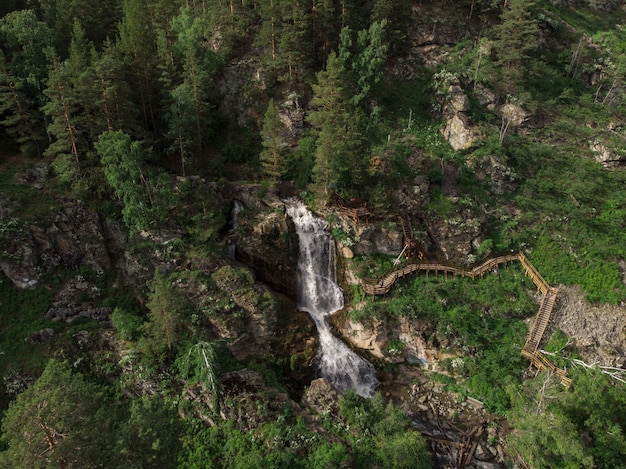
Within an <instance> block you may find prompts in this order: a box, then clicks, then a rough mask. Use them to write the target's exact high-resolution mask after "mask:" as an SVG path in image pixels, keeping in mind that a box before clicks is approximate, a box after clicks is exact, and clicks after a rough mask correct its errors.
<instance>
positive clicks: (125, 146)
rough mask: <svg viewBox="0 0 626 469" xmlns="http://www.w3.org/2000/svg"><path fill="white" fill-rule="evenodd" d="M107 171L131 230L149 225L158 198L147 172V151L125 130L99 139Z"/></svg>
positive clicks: (103, 135)
mask: <svg viewBox="0 0 626 469" xmlns="http://www.w3.org/2000/svg"><path fill="white" fill-rule="evenodd" d="M95 147H96V150H97V151H98V154H99V155H100V158H101V161H102V166H103V169H104V175H105V177H106V180H107V182H108V183H109V185H110V186H111V188H112V189H113V192H114V194H115V196H116V197H117V198H118V199H119V200H120V201H122V203H123V208H122V215H123V217H124V222H125V223H126V226H128V228H129V229H130V230H131V232H137V231H141V230H144V229H147V228H148V226H149V225H150V222H151V218H152V217H151V215H152V208H153V206H154V201H153V200H152V197H151V191H152V187H151V185H150V181H149V180H148V178H147V177H146V176H145V175H144V171H143V168H142V166H143V160H144V151H143V147H142V145H141V142H137V141H133V140H132V139H131V137H130V136H129V135H127V134H125V133H124V132H123V131H121V130H118V131H107V132H104V133H102V135H100V138H99V139H98V141H97V142H96V145H95Z"/></svg>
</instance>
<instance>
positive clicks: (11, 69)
mask: <svg viewBox="0 0 626 469" xmlns="http://www.w3.org/2000/svg"><path fill="white" fill-rule="evenodd" d="M0 39H1V40H2V42H3V49H4V51H6V54H7V55H4V54H3V55H2V60H1V66H2V67H1V70H0V87H1V92H0V108H2V109H3V111H4V119H3V122H2V125H3V126H5V127H6V128H7V130H8V132H9V134H11V135H14V136H15V139H16V141H17V143H19V144H20V145H21V147H22V150H23V151H26V152H29V153H34V154H37V155H40V154H41V153H42V152H43V150H44V147H45V143H46V140H47V136H46V123H45V116H44V114H43V112H42V111H41V107H42V106H43V105H44V103H45V101H44V96H43V94H42V89H43V88H44V83H45V81H46V79H47V75H48V69H47V65H48V62H49V58H50V57H51V56H52V45H53V40H54V34H53V32H52V30H50V28H48V27H47V26H46V24H45V23H43V22H42V21H40V20H39V19H38V18H37V17H36V15H35V13H34V11H33V10H20V11H14V12H11V13H9V14H8V15H6V16H5V17H4V18H2V19H1V20H0Z"/></svg>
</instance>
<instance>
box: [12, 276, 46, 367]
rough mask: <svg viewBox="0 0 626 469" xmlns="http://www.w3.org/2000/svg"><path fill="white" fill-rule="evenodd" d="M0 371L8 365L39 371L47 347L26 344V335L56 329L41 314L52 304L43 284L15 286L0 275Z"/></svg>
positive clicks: (27, 342)
mask: <svg viewBox="0 0 626 469" xmlns="http://www.w3.org/2000/svg"><path fill="white" fill-rule="evenodd" d="M0 306H1V308H2V323H1V325H0V350H1V351H2V353H1V354H0V372H2V373H4V372H6V371H7V369H8V368H9V367H14V368H21V369H23V370H25V371H26V372H27V373H31V372H34V371H40V370H41V367H42V362H41V361H42V359H44V358H45V357H46V356H47V354H48V351H47V349H46V348H45V346H44V345H43V344H30V343H29V341H28V337H29V335H30V334H32V333H33V332H36V331H39V330H41V329H44V328H54V329H58V325H57V324H55V323H53V322H52V321H50V320H49V319H47V318H46V317H45V315H46V312H47V311H48V309H49V308H50V307H51V306H52V292H51V291H50V290H49V289H48V288H46V287H43V286H41V287H37V288H34V289H29V290H19V289H17V288H16V287H14V286H13V285H12V284H11V282H10V281H9V279H7V278H6V277H4V276H3V275H0Z"/></svg>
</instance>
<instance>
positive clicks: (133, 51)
mask: <svg viewBox="0 0 626 469" xmlns="http://www.w3.org/2000/svg"><path fill="white" fill-rule="evenodd" d="M148 11H149V9H148V5H147V3H146V0H124V3H123V17H122V21H121V23H120V25H119V39H118V41H117V45H118V47H119V50H120V52H121V53H122V55H123V57H124V60H125V63H126V66H127V73H128V78H129V84H130V86H131V89H133V90H135V91H136V93H137V94H138V96H137V98H136V101H137V102H139V106H140V109H141V115H142V117H143V127H144V129H145V130H146V131H147V132H152V133H153V135H158V134H159V133H160V132H159V129H158V119H157V109H156V105H157V103H158V101H159V99H158V96H157V89H156V77H158V69H157V60H158V54H157V45H156V37H157V34H156V32H155V30H154V28H153V23H152V21H151V18H150V16H149V15H148V14H146V13H147V12H148Z"/></svg>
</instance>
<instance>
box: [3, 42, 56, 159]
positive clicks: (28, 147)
mask: <svg viewBox="0 0 626 469" xmlns="http://www.w3.org/2000/svg"><path fill="white" fill-rule="evenodd" d="M35 103H36V101H35V99H34V98H32V97H30V96H28V95H27V94H26V93H24V92H23V91H22V90H20V88H19V85H18V80H16V79H15V77H14V76H13V75H12V74H11V72H10V70H9V69H8V66H7V64H6V61H5V59H4V54H3V53H2V51H0V116H3V117H2V120H1V121H0V125H2V126H4V127H5V128H6V131H7V133H8V134H9V135H10V136H12V137H13V138H14V139H15V142H16V143H18V144H19V145H20V149H21V151H22V152H24V153H25V154H31V155H36V156H41V154H42V152H43V150H44V147H45V143H46V138H45V128H44V125H43V124H44V120H43V115H42V114H41V112H40V111H39V110H38V109H37V108H36V104H35Z"/></svg>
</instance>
